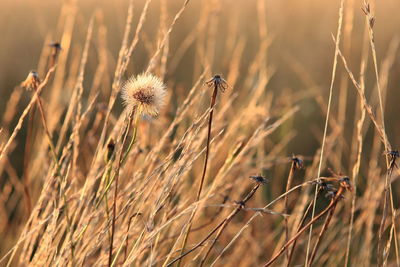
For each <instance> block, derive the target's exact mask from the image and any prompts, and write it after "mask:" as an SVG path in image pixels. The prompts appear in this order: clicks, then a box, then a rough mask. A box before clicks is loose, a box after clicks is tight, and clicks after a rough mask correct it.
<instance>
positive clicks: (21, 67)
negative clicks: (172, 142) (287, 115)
mask: <svg viewBox="0 0 400 267" xmlns="http://www.w3.org/2000/svg"><path fill="white" fill-rule="evenodd" d="M65 2H67V3H68V1H65ZM70 2H71V8H65V7H64V9H62V8H61V7H62V5H63V1H29V0H2V8H1V10H0V20H1V22H0V36H1V37H2V38H1V43H0V46H1V49H0V88H1V89H0V90H1V96H0V112H4V109H5V103H6V101H7V99H8V98H9V96H10V94H11V92H12V91H13V88H14V87H15V86H16V85H18V84H19V83H20V82H21V81H23V80H24V79H25V77H26V76H27V73H28V72H29V71H30V70H33V69H37V68H38V61H39V58H40V55H41V52H42V50H43V49H45V48H46V45H47V44H49V43H51V42H52V41H58V42H60V41H61V40H60V38H61V34H62V30H63V25H62V24H61V23H59V22H58V18H59V17H60V14H61V13H62V12H67V13H68V12H76V13H77V14H76V15H77V16H76V18H75V19H74V21H71V24H73V25H75V27H74V28H73V32H72V33H71V34H72V35H71V36H70V37H71V38H72V40H71V42H70V47H68V51H66V50H64V51H63V52H62V53H68V57H70V58H72V57H73V56H74V55H78V54H79V53H81V51H82V48H83V44H84V40H85V34H86V31H87V26H88V22H89V20H90V17H91V16H95V17H96V18H97V21H96V23H101V24H102V26H104V28H103V30H104V36H99V33H94V34H95V36H96V35H97V37H95V38H94V39H93V46H94V48H96V47H97V46H98V40H96V38H104V44H103V45H105V46H106V48H107V50H108V53H107V55H106V57H107V58H106V59H105V60H107V63H108V64H109V65H108V67H107V73H106V75H108V76H109V77H112V75H113V73H114V69H113V66H115V61H116V58H117V55H118V51H119V48H120V45H121V40H122V34H123V29H124V24H125V18H126V10H127V5H128V3H127V1H122V0H117V1H113V2H112V3H110V2H109V1H102V0H96V1H94V0H93V1H91V0H81V1H76V3H75V1H70ZM143 2H144V1H135V3H134V9H135V11H134V12H136V13H135V14H136V16H135V17H134V20H136V22H137V21H138V19H139V18H138V17H139V14H140V13H139V12H140V11H141V10H142V8H143ZM167 2H168V6H167V8H168V11H169V14H174V12H176V11H177V10H178V9H179V7H180V5H181V2H182V1H178V0H169V1H167ZM265 5H266V14H265V16H264V17H263V18H262V19H263V20H265V21H266V26H267V29H266V32H267V35H268V37H267V38H268V40H267V42H268V44H267V46H268V55H267V58H265V59H262V60H266V61H267V64H268V65H269V66H270V67H271V69H272V70H273V75H272V77H271V80H270V83H269V86H268V90H271V91H273V92H274V94H275V96H278V95H279V94H280V93H281V92H284V91H285V92H286V89H289V90H291V91H293V92H296V93H300V94H301V93H305V94H307V93H310V92H314V93H315V92H318V93H320V94H322V95H323V96H324V97H325V98H326V99H327V92H328V89H329V83H330V78H331V69H332V62H333V55H334V44H333V41H332V37H331V36H332V34H336V27H337V19H338V7H339V1H318V0H306V1H301V2H299V1H294V0H285V1H265ZM347 5H348V6H350V7H351V11H352V14H351V15H349V16H352V17H351V18H347V19H349V20H352V21H353V27H352V29H346V30H348V31H350V32H351V40H346V39H345V42H348V43H349V45H348V47H349V49H347V48H346V49H347V51H346V52H347V54H346V57H347V60H348V62H349V65H350V66H351V68H352V70H353V72H354V73H358V71H359V62H360V55H361V51H362V49H361V48H362V36H363V25H364V21H365V16H364V14H363V12H362V10H361V7H362V1H359V0H349V1H347ZM72 6H74V7H72ZM149 8H150V12H149V19H148V20H147V21H146V23H145V25H144V31H143V34H142V37H143V40H142V41H141V42H139V44H138V48H137V50H136V51H135V53H134V55H133V60H132V61H131V63H130V66H129V69H128V73H132V74H133V73H138V72H142V71H143V70H144V66H145V64H147V59H148V55H149V53H148V51H149V49H150V48H148V49H146V46H150V47H151V46H154V45H155V44H154V42H153V41H154V40H156V37H157V32H158V29H157V27H158V26H159V18H160V3H159V2H158V1H152V3H151V4H150V7H149ZM399 8H400V3H399V2H398V1H396V0H386V1H383V2H379V4H377V5H376V7H375V5H374V11H375V17H376V23H375V39H376V48H377V54H378V57H379V59H378V60H379V61H380V62H382V61H383V60H384V59H385V57H386V56H387V52H388V50H389V47H390V45H391V43H393V42H397V38H398V33H399V32H400V22H399V20H400V18H399V16H398V10H399ZM205 14H207V16H208V18H209V21H208V23H209V24H212V28H210V29H208V31H209V32H210V33H211V34H212V36H215V39H213V40H201V41H202V42H212V45H215V49H213V53H212V54H207V55H205V56H206V57H208V58H210V59H211V60H212V61H211V62H212V67H211V68H212V69H211V72H213V73H222V74H224V73H227V69H228V68H229V64H230V59H231V58H230V56H231V54H230V53H226V51H225V49H226V44H227V43H229V42H232V40H231V39H234V40H233V41H234V42H235V43H238V42H240V44H241V45H240V47H239V48H238V49H240V55H241V61H240V66H239V68H240V71H244V70H246V69H247V68H248V67H249V65H250V64H251V62H253V61H254V60H255V59H257V56H259V55H257V52H258V50H259V47H260V45H262V42H261V40H260V35H259V30H260V27H259V18H257V1H255V0H250V1H248V0H223V1H212V0H203V1H200V0H198V1H193V2H191V3H190V5H189V6H188V8H187V10H186V11H185V13H184V14H183V17H182V20H181V22H180V23H178V24H177V25H176V26H175V28H174V30H173V32H172V35H171V38H170V39H171V40H170V54H171V55H170V57H171V59H172V63H171V64H173V66H174V70H172V71H171V72H170V73H168V70H167V79H168V78H173V80H174V81H175V82H177V83H181V84H182V85H184V86H186V87H187V86H188V85H190V84H191V83H192V82H193V77H194V75H193V70H194V69H195V65H196V64H195V62H194V60H195V59H196V55H195V52H194V51H195V48H194V46H195V44H194V42H192V43H191V44H190V45H189V47H188V48H187V49H186V50H185V52H184V53H183V54H182V55H181V53H180V52H179V53H178V54H179V58H176V57H175V54H176V53H177V51H178V50H179V48H180V47H181V46H182V44H183V42H184V40H185V38H186V37H187V36H190V35H191V34H193V32H195V31H197V30H198V28H199V20H200V17H201V16H203V15H205ZM171 16H172V15H171ZM207 26H209V25H207ZM102 34H103V33H102ZM346 37H347V38H348V36H344V38H346ZM208 38H210V39H211V38H213V37H211V36H209V37H208ZM230 38H231V39H230ZM64 41H66V40H64ZM97 52H98V50H96V49H94V50H92V51H91V53H92V55H90V56H89V62H88V66H87V70H86V75H87V78H85V81H84V82H85V83H87V84H88V83H89V82H90V81H91V78H92V77H93V74H94V72H95V69H96V66H97V63H98V55H96V53H97ZM395 56H396V58H395V60H394V62H393V66H392V67H391V68H390V74H389V81H388V94H389V95H390V97H389V99H388V101H387V104H386V114H387V117H386V118H387V120H388V123H387V131H388V135H389V137H390V139H391V140H392V143H393V144H396V143H398V142H399V140H400V139H399V138H400V127H397V125H399V123H400V118H399V116H397V111H396V106H397V102H398V99H399V97H400V91H399V90H398V84H399V79H400V78H399V75H398V73H399V72H400V64H399V60H398V59H399V56H400V55H398V54H397V53H396V55H395ZM70 61H71V60H70ZM175 67H176V70H175ZM368 71H369V75H367V78H366V82H367V85H369V86H367V88H370V87H371V86H374V77H373V76H372V75H370V74H373V72H372V71H373V69H372V68H369V69H368ZM341 73H343V69H342V64H339V75H337V77H338V78H337V80H338V81H340V77H341ZM65 75H68V73H66V74H65ZM170 76H173V77H170ZM345 78H346V77H345ZM244 79H245V77H242V76H239V77H238V81H237V82H238V84H237V88H235V89H236V90H243V91H244V90H246V88H241V82H243V81H244ZM109 82H110V84H111V80H110V79H109ZM110 84H108V85H107V84H103V86H104V87H107V86H110ZM311 86H312V87H314V88H310V87H311ZM339 87H340V82H337V83H336V85H335V88H336V92H337V89H338V88H339ZM350 87H351V88H350V89H349V90H348V100H349V103H353V104H354V101H355V97H356V92H355V90H354V88H353V87H352V86H350ZM65 90H68V88H65ZM338 97H339V94H338V93H336V94H334V98H338ZM334 103H338V101H334ZM334 108H335V107H334ZM352 108H353V107H352V105H350V104H349V107H348V111H352ZM316 114H321V113H320V112H319V108H318V106H317V105H316V103H315V101H314V100H313V99H312V98H311V99H308V100H306V101H305V102H304V105H303V106H302V108H301V114H298V115H297V118H296V123H297V124H298V126H302V125H304V124H307V122H309V121H312V122H313V125H315V126H317V127H320V126H322V125H323V116H316ZM321 115H323V114H321ZM346 121H347V122H348V123H350V124H352V123H353V122H352V117H348V118H347V120H346ZM314 122H315V123H314ZM389 122H390V123H389ZM298 129H299V128H298ZM311 130H312V129H311V127H310V126H308V127H302V128H301V130H300V129H299V131H298V133H297V134H298V139H297V138H295V140H294V141H293V143H292V144H291V145H290V146H289V148H290V149H289V150H294V151H296V152H299V153H302V154H307V153H312V152H313V151H314V150H315V146H316V145H317V146H318V142H316V141H317V140H315V139H313V138H305V137H309V136H310V133H311ZM311 136H313V134H311ZM297 140H302V141H301V142H298V141H297Z"/></svg>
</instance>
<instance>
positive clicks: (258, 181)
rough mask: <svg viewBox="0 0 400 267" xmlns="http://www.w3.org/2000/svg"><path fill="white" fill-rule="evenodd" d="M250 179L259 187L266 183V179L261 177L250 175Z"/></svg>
mask: <svg viewBox="0 0 400 267" xmlns="http://www.w3.org/2000/svg"><path fill="white" fill-rule="evenodd" d="M250 179H252V180H253V181H255V182H256V183H258V184H261V185H264V184H266V183H267V182H268V180H267V178H265V177H263V176H262V175H252V176H250Z"/></svg>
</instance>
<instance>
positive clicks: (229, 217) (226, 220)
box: [167, 184, 260, 267]
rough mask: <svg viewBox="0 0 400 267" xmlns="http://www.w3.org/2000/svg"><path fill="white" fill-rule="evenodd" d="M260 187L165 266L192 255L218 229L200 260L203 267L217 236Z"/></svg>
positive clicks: (257, 186)
mask: <svg viewBox="0 0 400 267" xmlns="http://www.w3.org/2000/svg"><path fill="white" fill-rule="evenodd" d="M259 187H260V184H257V185H255V186H254V187H253V189H252V190H251V191H250V193H248V194H247V196H246V197H245V198H244V199H243V200H242V201H240V202H239V205H238V206H237V207H236V209H235V210H233V211H232V212H231V213H230V214H229V215H228V216H227V217H226V218H225V219H224V220H222V221H221V222H220V223H219V224H218V225H217V226H216V227H214V229H213V230H212V231H211V232H210V233H209V234H208V235H207V236H206V237H204V238H203V239H202V240H201V241H200V242H199V243H197V245H195V246H194V247H192V248H191V249H190V250H188V251H187V252H185V253H182V254H181V255H180V256H179V257H178V258H176V259H174V260H173V261H171V262H170V263H168V264H167V267H169V266H172V264H174V263H175V262H177V261H181V259H182V258H183V257H185V256H187V255H188V254H190V253H192V252H193V251H195V250H196V249H198V248H199V247H201V246H202V245H203V244H204V243H205V242H206V241H207V240H208V239H209V238H210V237H211V236H212V235H213V234H214V233H215V232H216V231H217V230H218V229H220V230H219V231H218V233H217V235H216V236H215V238H214V241H213V243H212V245H211V246H210V247H209V249H208V251H207V253H206V255H205V256H204V258H203V259H202V261H201V263H200V266H202V265H203V263H204V261H205V260H206V258H207V255H208V254H209V252H210V251H211V249H212V247H213V245H214V244H215V242H216V241H217V239H218V238H219V236H220V235H221V234H222V231H223V230H224V229H225V228H226V226H227V225H228V223H229V222H230V221H231V220H232V218H233V217H234V216H235V215H236V214H237V213H238V212H239V211H240V210H241V209H242V208H243V207H244V204H246V202H247V201H249V199H250V198H251V197H252V196H253V195H254V194H255V192H256V191H257V189H258V188H259Z"/></svg>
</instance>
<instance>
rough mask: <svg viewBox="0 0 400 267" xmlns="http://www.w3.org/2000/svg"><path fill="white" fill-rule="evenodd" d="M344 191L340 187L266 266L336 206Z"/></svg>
mask: <svg viewBox="0 0 400 267" xmlns="http://www.w3.org/2000/svg"><path fill="white" fill-rule="evenodd" d="M343 192H344V189H343V187H340V188H339V190H338V192H337V193H336V195H335V197H334V199H333V200H332V201H331V202H330V203H329V205H328V207H326V208H325V209H324V210H323V211H321V213H320V214H318V215H317V216H314V218H313V219H312V220H311V221H309V222H308V223H307V224H306V225H305V226H304V227H303V228H301V229H300V230H299V231H298V232H297V233H296V234H295V235H294V236H293V237H292V238H291V239H290V240H289V241H288V242H286V244H285V245H284V246H283V247H282V248H281V249H280V250H279V251H278V253H276V254H275V255H274V256H273V257H272V258H271V259H270V260H269V261H268V262H267V263H266V264H265V265H264V267H267V266H271V264H272V263H274V262H275V261H276V260H277V259H278V257H279V256H280V255H282V253H283V252H285V250H286V249H287V248H288V247H289V246H290V245H291V244H292V243H293V242H294V241H296V240H297V238H299V236H300V235H301V234H302V233H304V232H305V231H306V230H307V229H308V228H309V227H310V226H311V225H313V224H314V223H315V222H316V221H317V220H318V219H320V218H321V217H322V216H324V215H325V214H326V213H327V212H329V211H330V210H331V209H332V208H333V207H334V206H336V203H337V202H338V200H339V199H340V197H341V196H342V194H343Z"/></svg>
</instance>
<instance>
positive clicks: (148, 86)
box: [122, 73, 166, 116]
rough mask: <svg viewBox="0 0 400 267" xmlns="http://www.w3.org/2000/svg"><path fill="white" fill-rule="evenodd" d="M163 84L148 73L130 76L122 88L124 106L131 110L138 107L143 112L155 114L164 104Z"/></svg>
mask: <svg viewBox="0 0 400 267" xmlns="http://www.w3.org/2000/svg"><path fill="white" fill-rule="evenodd" d="M165 89H166V86H165V84H164V83H163V82H162V81H161V79H160V78H158V77H156V76H154V75H153V74H150V73H143V74H139V75H138V76H136V77H131V78H130V79H129V80H128V81H127V82H126V83H125V85H124V86H123V88H122V99H123V100H124V104H125V106H126V107H127V108H128V109H130V110H132V109H133V108H134V107H139V108H140V111H141V112H142V113H143V114H148V115H150V116H157V115H158V113H159V111H160V109H161V108H162V106H163V105H164V97H165Z"/></svg>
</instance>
